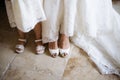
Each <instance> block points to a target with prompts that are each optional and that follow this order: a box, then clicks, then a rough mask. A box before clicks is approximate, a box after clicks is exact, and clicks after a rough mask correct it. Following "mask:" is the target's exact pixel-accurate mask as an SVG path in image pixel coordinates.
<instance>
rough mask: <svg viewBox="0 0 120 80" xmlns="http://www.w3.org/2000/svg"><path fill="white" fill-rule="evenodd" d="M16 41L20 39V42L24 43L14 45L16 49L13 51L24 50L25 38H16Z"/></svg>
mask: <svg viewBox="0 0 120 80" xmlns="http://www.w3.org/2000/svg"><path fill="white" fill-rule="evenodd" d="M18 41H21V42H24V44H17V45H16V47H15V48H16V49H15V52H16V53H23V52H24V48H25V47H24V46H25V44H26V39H18Z"/></svg>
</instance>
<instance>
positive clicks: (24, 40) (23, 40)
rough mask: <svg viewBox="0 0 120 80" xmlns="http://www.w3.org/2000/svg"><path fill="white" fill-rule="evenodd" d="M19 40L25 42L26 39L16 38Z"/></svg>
mask: <svg viewBox="0 0 120 80" xmlns="http://www.w3.org/2000/svg"><path fill="white" fill-rule="evenodd" d="M18 40H19V41H22V42H26V39H18Z"/></svg>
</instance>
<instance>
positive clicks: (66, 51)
mask: <svg viewBox="0 0 120 80" xmlns="http://www.w3.org/2000/svg"><path fill="white" fill-rule="evenodd" d="M59 50H60V53H61V54H63V53H69V51H70V47H69V48H68V49H61V48H59Z"/></svg>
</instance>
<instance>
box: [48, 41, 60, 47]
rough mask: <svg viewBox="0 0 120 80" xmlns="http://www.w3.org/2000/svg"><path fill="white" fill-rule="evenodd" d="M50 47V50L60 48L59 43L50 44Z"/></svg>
mask: <svg viewBox="0 0 120 80" xmlns="http://www.w3.org/2000/svg"><path fill="white" fill-rule="evenodd" d="M48 46H49V48H50V49H57V48H58V43H57V41H54V42H49V44H48Z"/></svg>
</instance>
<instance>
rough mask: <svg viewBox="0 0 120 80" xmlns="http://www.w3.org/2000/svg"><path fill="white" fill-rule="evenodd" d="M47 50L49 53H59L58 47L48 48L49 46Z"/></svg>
mask: <svg viewBox="0 0 120 80" xmlns="http://www.w3.org/2000/svg"><path fill="white" fill-rule="evenodd" d="M49 51H50V53H51V54H55V53H57V54H59V49H50V48H49Z"/></svg>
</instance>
